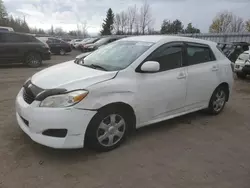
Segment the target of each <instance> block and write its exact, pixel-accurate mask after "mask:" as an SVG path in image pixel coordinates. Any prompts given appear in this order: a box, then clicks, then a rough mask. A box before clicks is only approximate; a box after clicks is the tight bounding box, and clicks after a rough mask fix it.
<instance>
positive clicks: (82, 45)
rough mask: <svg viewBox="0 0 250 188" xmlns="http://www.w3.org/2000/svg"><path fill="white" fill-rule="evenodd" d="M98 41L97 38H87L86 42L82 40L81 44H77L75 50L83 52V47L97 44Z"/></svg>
mask: <svg viewBox="0 0 250 188" xmlns="http://www.w3.org/2000/svg"><path fill="white" fill-rule="evenodd" d="M98 40H100V38H99V37H95V38H87V39H86V40H83V41H82V42H80V43H79V45H78V47H77V49H78V50H80V51H82V52H83V50H82V49H83V48H84V46H85V45H87V44H93V43H95V42H97V41H98Z"/></svg>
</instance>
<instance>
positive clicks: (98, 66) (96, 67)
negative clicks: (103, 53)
mask: <svg viewBox="0 0 250 188" xmlns="http://www.w3.org/2000/svg"><path fill="white" fill-rule="evenodd" d="M90 67H92V68H94V69H101V70H104V71H107V69H105V68H104V67H102V66H100V65H96V64H91V65H90Z"/></svg>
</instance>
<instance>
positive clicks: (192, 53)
mask: <svg viewBox="0 0 250 188" xmlns="http://www.w3.org/2000/svg"><path fill="white" fill-rule="evenodd" d="M186 52H187V53H186V55H187V56H186V60H187V64H188V66H187V98H186V108H187V110H188V111H189V110H194V109H198V108H205V107H207V106H208V102H209V100H210V98H211V96H212V94H213V91H214V90H215V88H216V87H217V86H218V85H219V77H218V75H217V74H218V70H219V66H218V64H217V61H216V59H215V56H214V54H213V52H212V50H211V49H210V48H209V46H206V45H202V44H193V43H188V44H187V45H186Z"/></svg>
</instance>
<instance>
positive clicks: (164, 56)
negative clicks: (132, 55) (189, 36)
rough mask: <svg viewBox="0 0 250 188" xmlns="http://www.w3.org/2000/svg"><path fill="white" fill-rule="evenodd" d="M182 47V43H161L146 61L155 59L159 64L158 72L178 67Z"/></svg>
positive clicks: (181, 55)
mask: <svg viewBox="0 0 250 188" xmlns="http://www.w3.org/2000/svg"><path fill="white" fill-rule="evenodd" d="M182 49H183V47H182V45H170V44H165V45H162V46H161V47H159V48H158V49H156V50H155V51H154V52H153V53H152V54H151V55H150V56H149V57H148V58H147V61H157V62H158V63H159V64H160V70H159V72H162V71H167V70H171V69H176V68H180V67H181V66H182V59H183V58H182V57H183V50H182Z"/></svg>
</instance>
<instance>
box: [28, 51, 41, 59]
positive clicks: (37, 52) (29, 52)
mask: <svg viewBox="0 0 250 188" xmlns="http://www.w3.org/2000/svg"><path fill="white" fill-rule="evenodd" d="M31 53H36V54H39V55H40V57H41V58H42V54H41V52H39V51H36V50H28V51H26V52H25V53H24V56H23V60H25V59H26V57H27V56H28V55H29V54H31Z"/></svg>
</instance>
